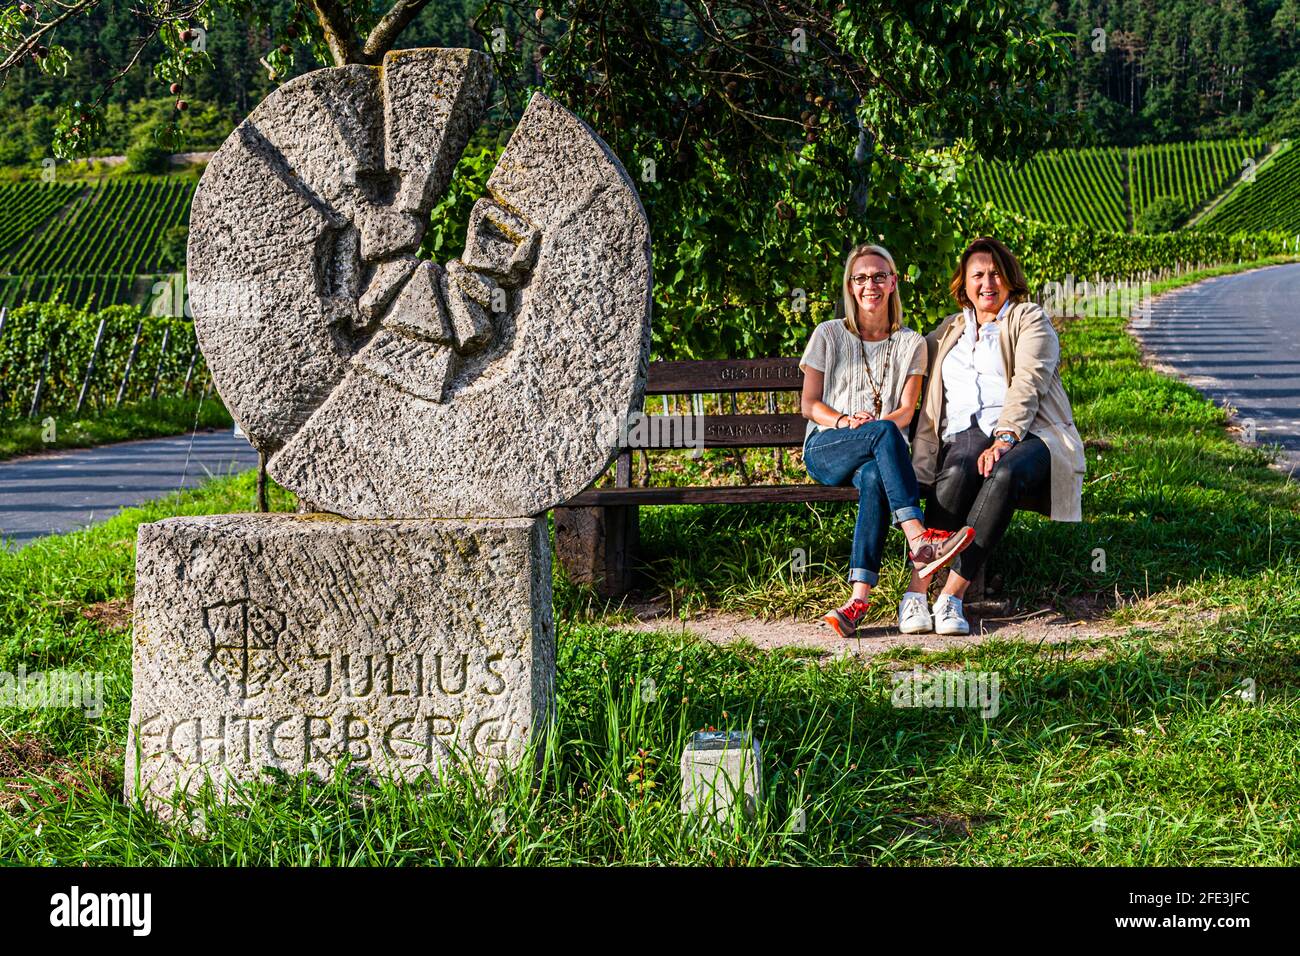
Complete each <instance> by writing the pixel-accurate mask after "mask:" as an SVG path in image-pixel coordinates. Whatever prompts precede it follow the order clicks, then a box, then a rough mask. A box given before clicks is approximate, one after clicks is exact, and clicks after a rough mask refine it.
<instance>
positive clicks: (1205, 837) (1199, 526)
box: [0, 318, 1300, 866]
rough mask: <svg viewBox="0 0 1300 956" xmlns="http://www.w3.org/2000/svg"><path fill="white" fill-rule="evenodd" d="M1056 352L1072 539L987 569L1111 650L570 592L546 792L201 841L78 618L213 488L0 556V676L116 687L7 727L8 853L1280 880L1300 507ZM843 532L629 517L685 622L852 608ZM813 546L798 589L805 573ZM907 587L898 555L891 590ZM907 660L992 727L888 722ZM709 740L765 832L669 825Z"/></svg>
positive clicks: (1097, 338)
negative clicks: (898, 634)
mask: <svg viewBox="0 0 1300 956" xmlns="http://www.w3.org/2000/svg"><path fill="white" fill-rule="evenodd" d="M1062 349H1063V354H1064V355H1065V362H1064V367H1063V368H1064V376H1065V381H1066V385H1067V387H1068V389H1069V390H1070V394H1071V397H1072V399H1073V402H1074V406H1075V411H1076V415H1077V418H1078V421H1079V425H1080V429H1081V431H1082V432H1083V435H1084V437H1085V438H1086V439H1088V440H1089V442H1090V451H1089V462H1088V464H1089V474H1088V479H1087V484H1086V486H1085V492H1084V495H1085V497H1084V513H1085V516H1086V518H1087V520H1086V521H1085V522H1083V523H1082V524H1079V525H1061V524H1055V525H1054V524H1050V523H1048V522H1046V521H1043V520H1039V519H1038V518H1035V517H1029V518H1017V520H1016V522H1015V524H1014V525H1013V527H1012V530H1011V532H1010V533H1009V535H1008V537H1007V539H1006V546H1005V547H1004V548H1002V549H1001V552H1000V556H999V559H998V560H999V564H1000V570H1001V572H1002V573H1003V575H1004V576H1005V578H1006V580H1007V581H1008V583H1009V584H1008V589H1009V590H1010V591H1012V592H1013V593H1015V594H1016V595H1019V596H1020V597H1021V598H1022V599H1023V600H1025V601H1031V600H1033V601H1038V600H1049V601H1050V600H1058V599H1064V598H1070V597H1089V596H1091V597H1093V598H1098V597H1100V596H1108V597H1109V599H1110V600H1111V601H1118V605H1117V608H1116V610H1115V611H1114V612H1113V614H1112V620H1113V621H1114V622H1115V623H1117V624H1119V625H1121V626H1122V633H1119V634H1117V635H1116V636H1109V637H1101V638H1098V637H1093V638H1089V639H1086V640H1079V641H1075V642H1073V643H1069V644H1064V645H1054V646H1045V647H1038V646H1035V645H1032V644H1023V643H1011V642H999V641H991V642H988V643H985V644H981V645H978V646H972V647H967V648H959V649H956V650H950V651H947V652H944V653H941V654H927V653H924V652H921V651H919V650H908V651H898V652H894V653H892V654H885V655H880V656H878V657H875V658H872V659H871V660H869V661H859V660H855V659H847V660H839V661H834V662H830V661H826V660H819V659H818V658H817V657H816V655H814V654H812V653H809V652H779V653H769V652H760V651H757V650H756V649H754V648H752V647H747V646H744V645H735V646H731V647H726V648H722V647H717V646H714V645H710V644H704V643H698V642H695V641H692V640H689V639H683V638H681V637H678V636H673V635H670V634H667V633H659V634H644V633H636V632H632V631H628V630H624V629H620V627H619V626H618V620H617V618H615V617H610V616H605V615H601V614H600V613H598V612H599V610H600V609H599V607H597V606H596V605H595V604H594V602H593V601H592V598H591V595H590V594H589V593H587V592H585V591H582V590H579V589H575V588H574V587H572V586H570V585H569V584H568V583H567V582H566V581H565V580H564V578H563V576H562V573H561V572H560V571H558V569H557V579H556V588H557V590H556V619H557V639H558V655H557V658H558V659H557V673H558V686H557V692H558V711H557V717H556V723H555V725H554V727H553V730H552V733H551V735H550V736H549V737H548V739H547V744H546V748H545V751H544V752H543V754H542V755H541V760H542V768H543V769H542V772H541V773H540V774H539V775H538V776H537V777H533V776H531V775H528V774H523V773H520V774H516V775H514V776H512V777H510V778H508V779H507V781H506V783H505V784H504V786H503V787H502V788H501V789H500V790H498V791H497V792H496V793H495V794H493V793H488V792H485V791H483V790H482V788H478V787H475V786H473V785H472V781H470V782H465V781H462V782H461V783H460V784H459V785H457V784H456V783H455V782H448V783H447V784H445V785H441V786H435V787H433V788H432V789H431V790H430V791H428V792H424V791H421V790H418V789H411V788H408V789H405V790H402V789H398V788H394V787H389V786H383V787H378V788H372V787H366V786H363V785H360V784H357V783H355V782H350V781H349V779H348V778H347V776H346V775H345V774H340V775H339V776H338V777H337V778H336V779H335V780H334V781H331V782H328V783H312V782H309V781H303V780H297V781H280V782H279V783H273V782H268V783H267V784H266V785H259V786H257V787H252V788H249V789H248V790H247V791H246V792H245V793H244V794H243V797H242V800H241V802H240V803H239V804H237V805H233V806H231V807H228V808H221V807H217V806H206V807H204V806H202V805H200V807H199V809H200V810H201V811H202V812H203V814H204V820H205V832H204V835H203V836H202V837H201V838H200V837H197V836H193V835H190V834H189V833H188V832H186V831H184V830H180V829H169V828H167V827H165V826H163V825H161V824H159V823H157V822H156V821H154V819H153V818H152V817H151V816H149V815H148V814H147V813H145V812H143V811H142V810H141V809H140V808H139V807H136V806H128V805H127V804H125V803H124V802H123V801H122V798H121V796H120V794H121V783H122V747H123V743H124V741H125V738H126V722H127V717H128V711H129V699H130V684H131V680H130V646H129V635H128V633H127V631H126V630H124V629H122V628H116V629H115V628H114V627H112V626H108V625H105V624H102V623H94V622H92V621H91V620H88V619H87V618H86V616H85V615H83V614H82V610H83V609H84V608H87V607H95V608H100V609H102V608H103V607H104V603H103V602H121V601H122V600H124V599H126V598H128V597H129V596H130V594H131V588H132V582H133V560H134V555H133V550H134V548H133V545H134V540H135V529H136V527H137V525H138V524H139V523H140V522H141V521H147V520H154V519H156V518H159V517H162V516H164V515H168V514H176V513H216V512H224V511H232V510H249V509H250V508H251V507H252V501H253V483H252V476H251V475H247V474H246V475H241V476H237V477H235V478H229V479H221V480H218V481H215V482H213V483H211V484H209V485H208V486H207V487H205V488H204V489H202V490H200V491H198V492H190V493H185V494H183V495H180V496H176V497H174V498H172V499H169V500H168V501H166V502H162V503H155V504H151V505H148V506H147V507H145V508H142V509H134V510H132V511H128V512H124V513H123V514H121V515H119V516H118V517H116V518H114V519H112V520H110V521H109V522H107V523H105V524H104V525H101V526H98V527H95V528H92V529H89V530H87V531H83V532H78V533H75V534H70V535H66V536H60V537H55V538H48V539H43V540H40V541H38V542H36V543H34V544H33V545H31V546H29V547H28V548H26V549H24V550H22V551H20V552H17V553H15V554H0V669H3V670H9V671H13V670H14V669H15V668H16V667H17V666H18V665H19V664H23V665H25V666H26V667H27V669H28V670H29V671H35V670H48V669H51V668H56V667H64V668H72V669H97V670H103V671H105V672H106V674H107V680H106V685H105V690H106V697H107V701H106V704H107V706H106V711H105V714H104V716H103V718H102V719H101V720H100V721H88V720H85V719H83V718H81V717H80V715H79V714H77V713H76V712H71V711H57V710H44V711H39V710H27V711H20V710H14V709H9V710H0V763H3V761H4V760H8V762H9V764H10V765H11V767H14V765H16V767H15V768H14V769H11V770H10V771H9V772H8V776H9V777H10V779H9V780H8V781H6V783H7V784H8V788H9V792H10V794H11V796H10V798H9V802H8V807H7V810H0V860H5V861H10V862H17V863H24V864H41V863H45V864H61V865H79V864H81V863H83V862H86V863H90V864H91V865H98V864H130V865H136V864H141V865H143V864H162V865H196V864H212V865H231V864H237V865H245V864H249V865H251V864H257V865H298V864H302V865H307V864H313V865H319V864H331V865H333V864H361V863H363V864H382V865H390V864H440V863H445V864H458V863H465V864H474V863H505V864H516V863H521V864H591V865H627V864H704V865H749V864H765V863H816V864H876V865H889V864H920V863H947V864H963V865H1007V864H1026V863H1053V864H1077V865H1151V866H1163V865H1209V864H1234V865H1241V864H1255V865H1258V864H1265V865H1294V864H1295V862H1296V860H1297V858H1300V853H1298V852H1297V851H1298V849H1300V835H1298V833H1297V828H1296V815H1295V810H1294V807H1295V806H1296V805H1297V803H1298V802H1300V781H1298V780H1297V777H1296V774H1295V766H1296V763H1297V758H1298V757H1300V742H1298V741H1300V735H1298V734H1297V731H1300V698H1298V697H1297V694H1296V691H1295V687H1296V686H1297V684H1298V683H1300V575H1297V573H1296V557H1297V553H1298V552H1300V490H1298V489H1297V486H1296V485H1294V484H1290V483H1288V482H1286V481H1285V479H1283V478H1282V477H1281V476H1280V475H1278V474H1277V473H1275V472H1274V471H1272V470H1270V469H1269V468H1268V467H1267V463H1268V456H1267V455H1266V454H1265V453H1263V452H1261V451H1259V450H1254V449H1247V448H1242V447H1239V446H1237V445H1235V444H1234V443H1233V442H1232V440H1231V438H1230V437H1229V436H1228V434H1227V433H1226V431H1225V427H1224V419H1223V414H1222V412H1220V411H1219V410H1217V409H1216V408H1215V407H1214V406H1213V405H1211V404H1210V403H1208V402H1207V401H1205V400H1204V399H1202V398H1200V397H1199V396H1198V395H1197V394H1196V393H1195V392H1194V391H1193V390H1192V389H1190V388H1188V387H1186V386H1184V385H1181V384H1178V383H1176V382H1173V381H1171V380H1169V379H1167V378H1164V377H1163V376H1160V375H1158V374H1156V373H1154V372H1151V371H1148V370H1146V369H1144V368H1143V367H1142V366H1141V364H1140V363H1139V361H1138V354H1137V351H1136V349H1135V347H1134V345H1133V343H1132V341H1131V340H1130V339H1129V338H1128V337H1127V336H1126V335H1125V333H1124V332H1123V330H1122V328H1121V321H1120V320H1119V319H1107V318H1099V319H1094V318H1090V319H1085V320H1080V321H1078V322H1075V323H1073V324H1072V325H1070V326H1069V327H1067V328H1066V330H1065V332H1064V334H1063V338H1062ZM273 490H274V492H275V493H274V496H273V502H274V506H275V507H277V508H279V509H288V508H290V507H292V501H291V498H290V496H288V495H287V494H285V493H284V492H282V491H281V490H279V489H273ZM851 520H852V512H851V509H848V508H843V507H817V508H805V507H783V508H760V507H754V508H747V509H733V508H723V507H714V508H707V509H706V508H695V509H691V508H660V509H645V510H644V512H643V531H642V534H643V538H644V544H645V548H646V551H647V553H648V554H649V555H650V556H651V559H652V562H651V565H650V569H649V570H650V574H651V576H652V579H653V581H654V582H655V583H656V584H657V585H658V586H660V587H671V588H673V590H674V593H675V594H676V595H677V598H678V601H679V604H681V605H683V606H692V607H711V608H716V607H737V608H746V609H754V610H767V611H770V612H772V613H789V612H791V611H805V612H806V611H809V610H814V609H818V610H819V609H822V608H823V607H824V602H825V600H826V599H828V598H830V597H832V596H835V597H842V595H843V593H844V585H843V583H842V580H841V578H842V573H843V568H844V566H845V562H846V559H847V549H848V538H849V535H850V534H851ZM895 544H898V542H895ZM800 546H802V547H804V548H806V549H808V551H809V558H810V560H811V561H812V564H811V567H810V569H809V571H808V572H807V573H805V574H802V575H794V574H792V573H791V572H790V568H789V561H790V551H791V549H792V548H794V547H800ZM1098 547H1101V548H1104V549H1105V550H1106V557H1107V561H1106V570H1105V571H1104V572H1094V571H1093V570H1092V567H1093V564H1094V560H1095V559H1094V556H1093V549H1094V548H1098ZM901 577H902V560H901V554H895V556H894V557H892V558H891V559H890V561H889V564H888V567H887V572H886V580H887V582H889V583H887V584H886V586H885V587H884V589H882V590H883V591H884V592H885V593H889V592H890V589H891V588H895V589H896V588H897V585H898V583H899V582H900V581H901ZM889 599H890V600H892V594H890V598H889ZM884 603H885V604H886V605H887V604H888V603H889V600H886V601H885V602H884ZM110 606H111V605H110ZM100 617H101V618H102V615H100ZM914 666H922V667H925V668H927V669H932V670H933V669H939V668H946V669H965V670H969V671H985V672H996V673H997V674H998V675H999V680H1000V685H1001V700H1000V710H999V712H998V714H997V715H996V716H995V717H993V718H991V719H983V718H981V717H980V716H979V715H978V714H977V713H976V712H975V711H973V710H963V709H951V708H950V709H937V708H936V709H931V708H920V709H908V708H898V707H894V706H892V705H891V691H892V684H893V677H894V675H895V673H896V672H898V671H899V670H900V669H902V670H907V669H910V668H912V667H914ZM1245 680H1250V681H1253V682H1254V687H1255V688H1256V696H1255V699H1254V700H1253V701H1251V700H1247V699H1243V697H1242V696H1241V693H1240V691H1241V688H1242V686H1243V684H1242V681H1245ZM648 681H653V685H650V684H649V683H648ZM647 686H653V687H654V689H655V693H654V694H653V695H646V694H644V693H643V689H644V688H646V687H647ZM647 698H649V699H647ZM704 727H717V728H719V729H724V728H727V729H744V728H748V729H752V730H753V731H754V732H755V733H756V734H757V735H758V736H759V737H760V738H761V740H762V743H763V750H764V757H763V769H764V786H765V794H764V798H763V800H762V801H761V803H760V805H759V813H758V817H757V819H756V820H755V821H754V822H752V823H750V824H748V825H745V826H742V827H740V828H738V829H737V830H734V831H726V830H714V831H706V832H697V831H694V830H692V829H690V828H688V827H686V826H684V824H683V822H682V820H681V818H680V816H679V813H678V810H677V800H678V790H677V769H676V767H677V761H678V757H679V756H680V753H681V749H682V746H683V744H684V742H685V740H686V737H687V735H688V734H689V733H690V732H691V731H693V730H696V729H700V728H704ZM24 748H26V749H24ZM24 753H26V754H29V755H30V754H32V753H38V754H39V755H40V756H39V759H29V761H28V763H27V764H24V763H23V760H22V759H21V755H22V754H24ZM647 782H649V783H653V784H654V785H655V786H653V787H647V786H646V784H647ZM13 794H16V795H17V796H16V797H15V796H12V795H13Z"/></svg>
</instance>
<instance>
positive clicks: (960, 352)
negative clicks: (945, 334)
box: [942, 298, 1011, 438]
mask: <svg viewBox="0 0 1300 956" xmlns="http://www.w3.org/2000/svg"><path fill="white" fill-rule="evenodd" d="M1010 308H1011V299H1010V298H1008V299H1007V301H1006V302H1004V303H1003V304H1002V308H1001V309H1000V310H998V315H997V318H996V319H994V320H993V321H991V322H986V323H985V324H984V325H980V324H979V323H977V322H976V321H975V310H974V309H971V308H967V309H963V310H962V313H963V315H964V316H965V318H966V328H965V330H964V331H963V332H962V334H961V338H959V339H958V340H957V344H955V345H954V346H953V347H952V349H951V350H950V351H949V352H948V354H947V355H946V356H945V357H944V360H943V398H944V403H945V405H946V412H945V415H946V419H947V424H946V427H945V428H944V430H943V436H942V437H944V438H952V437H953V436H954V435H956V434H957V433H958V432H964V431H965V430H966V429H968V428H970V417H971V416H972V415H974V416H975V420H976V422H978V423H979V427H980V431H982V432H983V433H984V434H985V435H992V434H993V428H994V426H996V425H997V423H998V419H999V418H1000V417H1001V415H1002V404H1003V402H1004V401H1005V400H1006V395H1007V370H1006V367H1005V366H1004V365H1003V364H1002V350H1001V349H1000V348H999V347H998V335H999V332H1000V326H999V324H998V323H999V321H1000V320H1001V319H1002V318H1003V316H1005V315H1006V314H1007V310H1008V309H1010Z"/></svg>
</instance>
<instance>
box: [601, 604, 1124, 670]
mask: <svg viewBox="0 0 1300 956" xmlns="http://www.w3.org/2000/svg"><path fill="white" fill-rule="evenodd" d="M630 610H631V611H632V613H633V614H634V615H635V617H636V620H635V622H633V623H630V624H619V625H617V626H618V627H620V628H627V629H629V630H636V631H667V632H670V633H671V632H687V633H690V634H693V635H695V636H696V637H699V638H701V639H703V640H706V641H709V642H711V643H714V644H733V643H735V642H737V641H748V642H750V643H752V644H753V645H754V646H756V647H758V648H760V649H761V650H776V649H779V648H785V647H797V648H805V649H809V650H816V651H819V652H821V653H822V654H826V655H830V656H832V657H846V656H854V657H858V658H862V659H866V658H870V657H874V656H876V655H877V654H881V653H884V652H885V651H891V650H894V649H895V648H900V647H902V648H916V649H919V650H924V651H945V650H950V649H952V648H961V647H970V646H972V645H975V644H981V643H983V642H985V641H989V640H994V639H996V640H1000V641H1021V642H1024V643H1027V644H1064V643H1068V642H1071V641H1082V640H1090V639H1095V638H1098V637H1110V636H1113V635H1117V634H1122V633H1124V630H1125V629H1124V628H1119V627H1116V626H1114V625H1111V624H1109V623H1107V622H1106V621H1105V620H1103V619H1101V616H1100V608H1099V607H1098V606H1097V605H1096V604H1095V603H1093V602H1079V603H1078V604H1077V605H1073V604H1072V605H1071V606H1070V608H1069V610H1068V612H1067V613H1066V614H1062V613H1061V612H1059V611H1057V610H1055V609H1054V608H1042V609H1040V610H1035V611H1025V612H1021V613H1017V614H1012V613H1010V612H1009V611H1007V610H1006V606H1005V605H1004V604H1000V603H997V602H981V603H979V604H971V605H968V607H967V608H966V617H967V620H968V621H970V625H971V633H970V634H969V635H966V636H964V637H941V636H939V635H937V634H901V633H899V631H898V625H897V622H881V623H880V624H877V625H875V626H866V627H863V628H862V629H861V630H860V631H859V632H858V636H857V637H855V638H851V639H848V640H845V639H843V638H841V637H839V636H838V635H837V634H836V633H835V632H834V631H832V630H831V629H830V628H829V627H828V626H827V625H826V624H824V623H823V622H822V621H821V620H820V619H819V618H813V619H812V620H794V619H784V620H773V621H764V620H761V619H759V618H752V617H745V616H743V615H740V614H733V613H727V612H722V611H710V612H706V613H704V614H699V615H696V616H695V617H692V618H689V619H687V620H685V621H683V620H680V619H678V618H673V617H669V616H668V615H667V614H666V613H665V604H664V603H663V602H654V601H652V602H645V603H641V604H635V605H631V606H630Z"/></svg>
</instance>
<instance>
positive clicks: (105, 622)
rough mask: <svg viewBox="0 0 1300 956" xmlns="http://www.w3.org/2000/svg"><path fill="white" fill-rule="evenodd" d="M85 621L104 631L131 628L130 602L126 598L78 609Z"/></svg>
mask: <svg viewBox="0 0 1300 956" xmlns="http://www.w3.org/2000/svg"><path fill="white" fill-rule="evenodd" d="M80 612H81V616H82V617H84V618H85V619H86V620H87V621H91V622H93V623H95V624H98V625H99V626H100V627H102V628H103V629H104V630H106V631H125V630H126V629H127V628H129V627H130V626H131V602H130V600H128V599H126V598H118V599H117V600H114V601H100V602H99V603H97V604H89V605H87V606H86V607H83V608H81V609H80Z"/></svg>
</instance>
